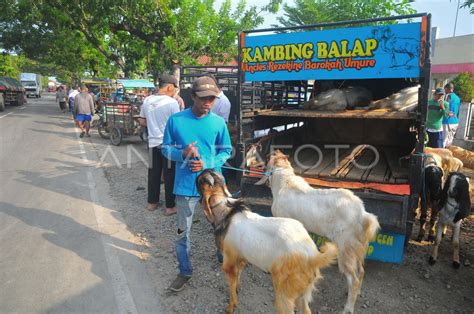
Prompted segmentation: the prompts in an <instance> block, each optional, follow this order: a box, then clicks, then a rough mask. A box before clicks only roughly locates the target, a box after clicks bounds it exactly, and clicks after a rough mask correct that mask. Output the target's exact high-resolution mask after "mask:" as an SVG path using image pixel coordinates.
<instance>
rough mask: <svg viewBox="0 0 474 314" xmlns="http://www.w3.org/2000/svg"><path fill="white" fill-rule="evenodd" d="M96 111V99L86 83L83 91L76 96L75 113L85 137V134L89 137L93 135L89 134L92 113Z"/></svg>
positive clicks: (82, 88)
mask: <svg viewBox="0 0 474 314" xmlns="http://www.w3.org/2000/svg"><path fill="white" fill-rule="evenodd" d="M93 113H94V99H93V98H92V96H91V94H89V91H88V89H87V86H86V85H82V86H81V92H80V93H79V94H77V95H76V97H74V114H75V117H76V120H77V123H78V125H79V128H80V129H81V135H79V137H81V138H83V137H84V134H85V135H86V136H87V137H91V135H90V134H89V130H90V127H91V126H90V122H91V120H92V114H93Z"/></svg>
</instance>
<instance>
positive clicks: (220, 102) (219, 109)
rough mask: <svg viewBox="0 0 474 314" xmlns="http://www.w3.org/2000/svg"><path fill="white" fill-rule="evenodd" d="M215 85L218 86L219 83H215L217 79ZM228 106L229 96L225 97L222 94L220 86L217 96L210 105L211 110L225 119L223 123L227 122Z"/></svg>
mask: <svg viewBox="0 0 474 314" xmlns="http://www.w3.org/2000/svg"><path fill="white" fill-rule="evenodd" d="M216 85H217V87H219V84H217V80H216ZM230 106H231V104H230V101H229V98H227V96H226V95H225V94H224V92H223V91H222V88H220V87H219V95H218V96H217V99H216V102H215V103H214V106H213V107H212V112H214V113H215V114H216V115H218V116H220V117H222V118H223V119H224V120H225V123H229V115H230Z"/></svg>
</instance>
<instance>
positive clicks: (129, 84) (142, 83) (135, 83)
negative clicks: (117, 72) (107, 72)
mask: <svg viewBox="0 0 474 314" xmlns="http://www.w3.org/2000/svg"><path fill="white" fill-rule="evenodd" d="M118 82H119V83H120V84H122V85H123V88H125V89H127V88H155V85H154V84H153V82H150V81H148V80H118Z"/></svg>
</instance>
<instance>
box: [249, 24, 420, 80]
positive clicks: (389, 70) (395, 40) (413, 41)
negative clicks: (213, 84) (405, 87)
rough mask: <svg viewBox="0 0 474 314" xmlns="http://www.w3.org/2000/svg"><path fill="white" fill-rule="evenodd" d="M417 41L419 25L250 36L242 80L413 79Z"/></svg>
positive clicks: (417, 65)
mask: <svg viewBox="0 0 474 314" xmlns="http://www.w3.org/2000/svg"><path fill="white" fill-rule="evenodd" d="M423 35H424V34H423ZM421 37H422V32H421V23H408V24H393V25H382V26H370V27H358V28H339V29H331V30H322V31H309V32H293V33H284V34H272V35H260V36H257V35H253V36H252V34H250V35H247V36H244V37H241V63H240V68H241V70H242V71H243V72H244V80H245V81H287V80H328V79H331V80H337V79H369V78H416V77H419V76H420V55H421V53H420V51H421V48H422V41H421Z"/></svg>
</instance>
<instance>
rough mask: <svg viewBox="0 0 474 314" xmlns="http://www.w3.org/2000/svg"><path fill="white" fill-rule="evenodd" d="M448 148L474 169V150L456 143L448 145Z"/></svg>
mask: <svg viewBox="0 0 474 314" xmlns="http://www.w3.org/2000/svg"><path fill="white" fill-rule="evenodd" d="M447 149H449V150H450V151H451V153H453V156H454V157H456V158H458V159H460V160H461V162H462V163H463V164H464V165H465V166H466V167H468V168H471V169H474V152H471V151H468V150H467V149H464V148H461V147H459V146H454V145H451V146H448V147H447Z"/></svg>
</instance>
